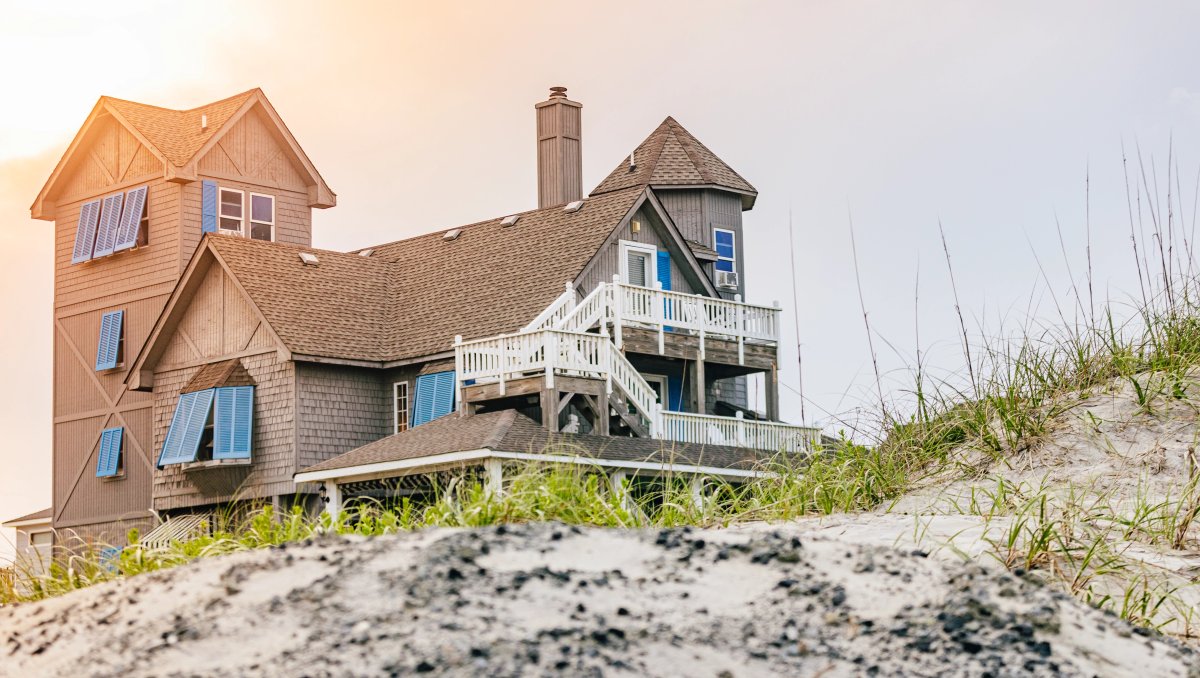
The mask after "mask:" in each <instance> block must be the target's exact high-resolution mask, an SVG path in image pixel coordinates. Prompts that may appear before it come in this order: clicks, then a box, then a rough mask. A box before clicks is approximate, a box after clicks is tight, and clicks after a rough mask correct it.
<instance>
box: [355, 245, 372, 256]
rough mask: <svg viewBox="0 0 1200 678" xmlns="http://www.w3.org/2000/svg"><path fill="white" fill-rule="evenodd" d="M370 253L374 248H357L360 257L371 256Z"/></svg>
mask: <svg viewBox="0 0 1200 678" xmlns="http://www.w3.org/2000/svg"><path fill="white" fill-rule="evenodd" d="M372 254H375V250H373V249H371V248H370V247H368V248H367V249H365V250H359V251H358V256H360V257H369V256H371V255H372Z"/></svg>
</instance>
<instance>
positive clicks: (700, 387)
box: [692, 351, 708, 414]
mask: <svg viewBox="0 0 1200 678" xmlns="http://www.w3.org/2000/svg"><path fill="white" fill-rule="evenodd" d="M694 374H695V377H694V378H693V379H692V381H693V382H694V383H695V385H696V386H695V388H696V414H708V403H707V402H705V398H706V397H707V395H708V394H707V393H705V391H706V389H707V388H708V387H707V385H706V384H705V382H704V352H703V351H701V352H700V355H699V357H698V358H696V366H695V368H694Z"/></svg>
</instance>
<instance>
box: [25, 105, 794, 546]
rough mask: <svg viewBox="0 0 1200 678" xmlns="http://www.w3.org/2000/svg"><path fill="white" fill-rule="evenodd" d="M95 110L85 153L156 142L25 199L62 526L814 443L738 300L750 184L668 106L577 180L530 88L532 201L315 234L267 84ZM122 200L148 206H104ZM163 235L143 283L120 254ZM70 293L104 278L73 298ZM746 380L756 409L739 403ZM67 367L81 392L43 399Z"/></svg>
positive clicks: (116, 527) (83, 136)
mask: <svg viewBox="0 0 1200 678" xmlns="http://www.w3.org/2000/svg"><path fill="white" fill-rule="evenodd" d="M115 101H116V100H107V99H102V100H101V103H100V104H98V110H100V111H102V112H106V113H105V115H97V114H96V112H93V117H94V118H96V120H92V119H89V124H88V125H85V129H84V130H81V132H80V137H79V138H77V140H76V141H77V143H78V145H80V146H81V147H85V148H92V147H97V146H99V145H102V144H104V143H105V139H104V138H103V137H100V136H97V135H96V134H94V133H93V132H89V129H90V127H92V126H93V125H96V124H100V123H99V122H97V121H101V122H103V123H104V124H105V125H109V126H112V127H113V128H114V129H115V130H116V131H115V132H114V133H115V134H116V135H117V137H119V138H124V137H121V135H122V134H128V136H129V137H130V138H131V139H132V141H129V142H128V145H129V146H130V148H134V149H135V150H133V151H131V153H132V154H133V155H131V156H130V157H131V159H130V160H128V161H123V160H122V159H121V158H116V159H115V160H114V163H115V166H119V165H120V164H121V162H128V163H130V166H133V164H134V163H136V162H138V160H137V157H136V156H137V153H141V152H142V151H141V150H137V149H136V148H135V147H139V148H140V147H146V146H147V144H150V145H151V146H154V147H159V146H169V147H170V148H171V149H172V153H171V154H170V155H166V154H163V153H159V154H157V155H156V154H154V153H150V156H151V160H152V161H151V160H145V161H144V162H145V164H146V168H145V170H146V173H143V174H142V175H139V176H138V177H135V178H133V179H130V180H118V181H115V183H106V181H107V179H105V176H109V178H111V176H110V175H111V174H112V171H111V169H109V171H108V174H107V175H105V174H104V173H103V172H97V174H98V175H99V176H97V177H95V178H93V179H91V181H92V182H93V183H95V184H96V186H95V187H93V188H91V189H87V190H83V191H82V192H79V191H76V193H75V194H72V195H74V196H76V197H75V200H74V202H71V203H70V204H71V205H74V207H73V208H72V209H64V203H63V202H62V199H61V198H58V197H57V196H58V195H59V192H56V189H55V188H54V182H55V181H56V180H55V179H54V177H52V179H51V182H50V183H49V184H48V188H47V189H44V190H43V195H42V196H39V203H37V204H35V207H34V212H35V216H37V215H38V213H39V212H38V210H39V209H41V210H46V209H47V208H46V206H47V205H50V204H51V203H54V201H55V200H58V202H57V203H54V204H56V205H57V208H56V211H55V212H54V213H53V216H50V214H49V213H46V214H44V215H43V218H54V219H55V221H56V223H59V224H60V227H59V228H58V233H59V235H58V242H59V247H58V250H57V251H58V255H57V259H58V261H59V269H58V275H57V276H56V292H57V294H56V300H58V299H62V300H63V301H64V306H63V307H62V308H64V309H66V310H63V311H62V312H61V313H60V317H59V320H58V323H59V324H60V326H61V327H63V328H64V329H65V330H66V331H65V332H64V335H66V336H65V337H64V339H69V341H64V342H63V345H62V346H61V348H60V347H59V346H58V345H57V344H56V361H59V362H60V363H67V364H70V365H71V369H70V370H64V371H63V372H62V373H60V372H59V371H58V370H56V402H57V403H60V405H61V407H60V409H58V410H56V412H57V415H56V442H55V449H56V452H55V455H56V460H55V487H56V490H55V508H54V521H55V526H56V527H73V528H86V529H87V530H90V534H92V535H95V536H97V537H99V536H100V535H104V536H105V537H106V538H108V539H109V540H119V534H120V532H122V531H123V530H124V528H126V527H128V526H130V525H143V526H146V527H149V526H150V525H151V524H152V522H153V521H152V520H151V519H150V516H151V515H158V516H160V517H161V516H164V515H172V514H179V513H189V512H196V511H205V510H209V509H211V508H212V507H215V506H219V505H223V504H226V503H228V502H231V501H240V500H277V501H278V500H290V499H295V498H302V499H305V500H308V499H311V498H312V497H315V496H316V495H317V494H318V493H320V494H321V495H322V496H324V497H326V498H327V499H328V500H329V502H330V506H331V507H337V506H339V505H340V502H341V501H343V500H344V498H346V497H348V496H351V495H354V494H360V493H362V494H371V495H372V496H379V494H380V493H384V494H386V493H387V492H388V488H393V489H394V488H396V487H397V486H398V485H397V483H396V481H397V480H398V479H403V478H406V477H416V476H421V475H422V474H429V473H431V472H434V471H440V470H443V469H447V468H453V469H460V468H463V467H471V466H477V467H482V468H484V469H487V470H488V472H489V473H492V474H493V477H494V476H495V475H496V474H498V473H500V472H501V470H502V469H503V465H504V464H505V463H509V462H514V463H515V462H519V461H521V460H523V459H527V458H532V457H531V455H538V454H542V453H544V452H546V451H548V450H556V451H557V452H555V453H556V454H557V455H558V456H560V457H563V456H565V457H569V458H570V459H573V460H576V461H581V462H587V463H589V464H594V465H598V466H600V467H603V468H607V469H609V470H610V471H611V472H612V473H614V474H617V475H620V474H631V473H640V474H652V473H657V472H661V471H663V470H667V469H670V470H674V471H679V472H691V473H696V474H716V475H725V476H729V477H742V476H746V475H749V474H752V473H754V466H755V464H756V463H757V462H758V461H760V460H761V459H763V458H764V457H767V456H770V455H773V454H776V453H778V452H780V451H785V452H801V451H804V450H806V449H808V448H809V447H810V445H811V443H812V441H813V440H814V439H815V436H816V431H815V430H813V429H808V428H804V427H801V426H794V425H791V424H786V423H783V422H780V421H778V419H779V413H778V394H777V377H776V372H777V361H778V354H777V347H778V342H779V329H780V328H779V311H778V309H777V308H773V307H764V306H757V305H752V304H747V303H744V302H743V301H742V294H743V292H744V289H745V277H746V276H745V263H744V260H743V246H742V244H743V232H742V213H743V212H744V211H745V210H749V209H751V208H752V207H753V205H754V201H755V198H756V195H757V193H756V191H755V190H754V188H753V186H751V185H750V184H749V183H748V182H747V181H746V180H745V179H743V178H742V177H741V176H740V175H739V174H738V173H737V172H735V171H734V170H733V169H732V168H730V167H729V166H728V165H726V164H725V163H724V162H723V161H721V160H720V158H718V157H717V156H716V155H715V154H714V153H712V152H711V151H710V150H709V149H708V148H707V147H705V146H704V145H703V144H702V143H700V142H699V141H698V140H697V139H696V138H695V137H694V136H692V135H691V134H690V133H689V132H688V131H687V130H685V129H684V128H683V127H682V126H681V125H680V124H679V123H678V122H676V121H675V120H674V119H672V118H667V119H666V120H664V121H663V123H662V124H661V125H660V126H659V127H658V128H657V129H655V130H654V131H653V132H652V133H651V134H650V136H649V137H647V138H646V140H645V141H643V142H642V143H641V144H640V145H638V146H637V147H636V148H635V149H634V150H633V151H632V153H630V154H629V155H628V156H627V157H625V158H623V159H621V160H620V162H619V163H618V165H617V166H616V168H615V169H614V170H613V171H612V172H611V173H610V174H609V175H608V176H607V177H606V178H605V179H604V181H603V182H601V184H600V185H599V186H597V187H596V189H595V190H593V191H592V192H591V193H590V194H588V195H586V196H585V195H584V194H583V190H582V178H581V177H582V171H581V168H582V163H581V151H582V125H581V110H582V107H581V105H580V104H578V103H577V102H574V101H571V100H569V99H567V97H566V92H565V90H562V89H561V88H555V89H554V90H553V91H552V92H551V95H550V97H549V98H548V99H547V100H546V101H544V102H541V103H539V104H537V105H536V107H535V111H536V121H537V150H538V153H537V157H538V184H539V185H538V194H539V206H538V208H537V209H535V210H531V211H528V212H521V213H516V214H510V215H502V216H500V217H498V218H496V219H492V220H488V221H483V222H479V223H476V224H469V225H465V226H458V227H453V228H446V229H440V230H437V231H434V232H431V233H428V234H426V235H421V236H417V237H414V238H408V239H405V240H400V241H396V242H391V243H385V244H381V245H378V246H375V247H370V248H364V249H362V250H358V251H354V252H334V251H327V250H318V249H314V248H313V247H312V246H311V216H310V214H311V209H312V208H314V207H315V208H325V207H331V206H333V205H334V204H335V202H336V199H335V197H334V196H333V193H332V192H331V191H330V190H329V189H328V187H327V186H326V185H325V184H324V181H323V180H322V179H321V178H320V175H319V174H318V173H317V172H316V170H315V168H314V167H313V166H312V164H311V162H309V161H308V159H307V157H306V156H304V154H303V151H302V150H300V149H299V146H298V144H296V143H295V140H294V139H292V138H291V135H290V134H289V133H287V130H286V127H285V126H284V125H283V123H282V120H281V119H279V117H278V115H277V114H275V113H274V110H273V109H271V108H270V105H269V103H267V102H266V99H265V97H263V96H262V94H261V92H259V91H257V90H255V91H254V92H251V93H247V94H246V95H239V97H234V98H233V99H231V100H227V101H226V102H218V103H217V104H212V105H210V106H209V107H205V108H202V109H195V110H194V111H170V112H166V111H164V109H153V108H152V107H144V106H142V105H140V104H131V103H130V102H121V103H120V104H119V105H118V104H115V103H113V102H115ZM231 110H232V112H230V111H231ZM200 111H208V112H200ZM168 114H169V115H168ZM247 116H249V117H247ZM139 121H140V123H139ZM248 121H251V122H248ZM152 123H153V124H152ZM172 126H173V127H172ZM143 127H148V128H149V127H152V129H153V130H154V132H153V134H154V135H157V137H156V138H158V139H159V141H158V142H157V143H156V144H155V143H151V142H150V141H149V137H147V135H146V133H145V130H143V129H142V128H143ZM106 129H107V128H106ZM172 135H179V136H180V137H181V138H180V139H178V140H177V141H174V142H169V140H170V139H172V138H173V137H172ZM93 136H96V137H97V138H94V139H93V138H92V137H93ZM139 145H140V146H139ZM118 148H120V147H119V146H118ZM81 153H82V151H80V150H77V149H75V148H74V146H73V149H72V150H71V151H69V152H68V156H67V157H65V158H64V160H63V162H61V163H60V168H61V167H63V166H64V163H65V164H66V165H67V166H68V167H72V166H73V165H74V164H76V163H80V162H83V161H84V160H86V159H87V158H91V157H92V156H94V155H95V153H91V154H89V155H87V156H82V157H83V160H77V159H73V158H74V155H79V154H81ZM160 155H161V156H163V157H162V158H159V156H160ZM160 160H161V162H159V161H160ZM156 162H158V164H155V163H156ZM85 165H86V163H85ZM102 169H108V168H102ZM74 171H76V172H78V171H79V170H77V169H76V170H74ZM58 173H59V170H58V169H56V175H57V174H58ZM85 183H86V182H85ZM126 187H128V188H126ZM122 189H124V190H122ZM285 189H286V190H285ZM138 191H141V193H137V192H138ZM63 192H70V191H63ZM165 192H169V193H171V195H168V196H166V197H163V195H162V194H163V193H165ZM118 194H120V195H121V196H123V197H124V202H125V204H126V205H129V204H130V200H133V201H135V203H134V204H136V205H148V206H150V207H142V208H140V211H139V208H135V209H134V210H133V211H134V212H137V214H133V213H130V215H128V216H127V215H124V214H121V215H119V216H112V215H114V214H116V213H117V208H115V207H112V206H108V207H106V202H105V201H106V200H109V199H110V198H111V197H112V196H116V195H118ZM139 196H140V197H139ZM114 200H115V199H114ZM171 201H173V202H171ZM167 202H169V203H170V204H169V205H168V206H167V208H159V207H154V206H155V205H161V204H164V203H167ZM39 205H42V207H39ZM89 205H90V206H89ZM168 208H169V209H168ZM110 219H111V220H112V225H111V226H110V225H108V224H109V220H110ZM110 241H111V242H112V244H113V247H112V248H111V250H112V251H109V247H108V245H107V243H109V242H110ZM97 243H103V244H104V247H101V246H100V245H98V244H97ZM159 250H161V252H159V254H158V255H157V256H158V257H159V258H160V259H161V260H162V262H165V263H164V264H163V268H162V270H161V272H160V274H158V275H157V277H155V276H148V275H147V274H146V273H145V272H144V270H142V269H141V268H138V267H136V266H135V264H137V263H138V262H140V261H141V260H142V259H145V258H147V257H149V256H150V255H152V254H154V253H155V252H156V251H159ZM77 278H78V279H80V280H81V281H82V282H75V280H76V279H77ZM80 285H82V286H83V287H86V288H87V289H91V290H93V292H96V291H100V292H103V293H102V294H93V295H92V297H87V295H86V294H85V295H84V296H83V297H80V299H79V300H77V299H76V297H74V296H71V295H77V294H79V292H78V290H79V287H80ZM66 297H70V299H69V303H65V302H66V301H68V300H67V299H66ZM150 302H152V303H150ZM56 304H59V301H56ZM56 308H60V307H59V306H56ZM79 308H85V309H87V310H86V311H85V312H84V315H85V317H86V319H87V322H82V321H76V320H74V318H76V317H77V315H78V314H76V315H69V313H70V312H74V311H76V310H78V309H79ZM72 332H73V333H72ZM90 358H94V359H95V364H94V365H92V364H91V363H90V362H89V359H90ZM84 362H87V363H88V365H87V366H88V368H89V370H88V372H87V373H86V374H81V373H80V372H81V370H80V368H79V364H82V363H84ZM92 367H94V368H95V369H94V370H92V369H90V368H92ZM752 374H763V375H765V379H764V383H765V386H766V388H765V394H766V411H765V412H761V413H758V412H753V411H751V410H749V409H747V407H746V377H747V375H752ZM80 383H90V384H93V385H94V387H98V391H99V392H100V395H101V396H102V397H98V398H95V399H94V400H93V401H89V402H86V403H83V402H80V403H74V402H64V401H69V400H70V397H69V396H68V397H63V396H61V395H60V393H61V391H62V390H63V389H71V388H75V387H77V385H78V384H80ZM114 394H116V396H115V398H114ZM66 421H70V422H76V421H78V422H86V426H84V425H83V424H80V425H79V426H76V427H75V428H76V429H78V430H75V429H71V430H70V431H67V430H66V429H65V428H64V427H62V426H61V424H62V423H63V422H66ZM563 450H571V451H572V452H570V453H569V454H568V453H565V452H563ZM60 461H62V462H63V463H61V464H60ZM93 477H94V482H93ZM85 478H86V479H87V480H86V481H84V479H85ZM72 483H73V484H72ZM81 483H83V485H82V488H83V489H82V490H81V489H80V488H81Z"/></svg>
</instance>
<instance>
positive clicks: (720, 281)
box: [717, 271, 738, 290]
mask: <svg viewBox="0 0 1200 678" xmlns="http://www.w3.org/2000/svg"><path fill="white" fill-rule="evenodd" d="M717 287H723V288H725V289H729V290H736V289H737V288H738V277H737V271H717Z"/></svg>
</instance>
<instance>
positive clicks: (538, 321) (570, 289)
mask: <svg viewBox="0 0 1200 678" xmlns="http://www.w3.org/2000/svg"><path fill="white" fill-rule="evenodd" d="M575 296H576V295H575V287H574V286H573V285H572V284H571V283H570V282H567V284H566V289H565V290H563V293H562V294H560V295H558V298H556V299H555V300H554V301H552V302H550V305H549V306H547V307H546V310H544V311H542V312H541V313H539V314H538V316H537V317H536V318H534V319H533V320H532V321H531V322H530V323H529V324H528V325H526V326H525V327H524V329H523V330H522V331H530V330H540V329H546V328H560V327H561V325H562V319H563V317H564V316H566V315H567V314H569V313H570V312H571V311H573V310H574V309H575Z"/></svg>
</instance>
